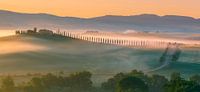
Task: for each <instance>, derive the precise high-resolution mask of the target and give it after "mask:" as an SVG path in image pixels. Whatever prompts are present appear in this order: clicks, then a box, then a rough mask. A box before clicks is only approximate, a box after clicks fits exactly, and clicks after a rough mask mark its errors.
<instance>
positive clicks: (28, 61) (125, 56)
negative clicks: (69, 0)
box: [0, 36, 200, 83]
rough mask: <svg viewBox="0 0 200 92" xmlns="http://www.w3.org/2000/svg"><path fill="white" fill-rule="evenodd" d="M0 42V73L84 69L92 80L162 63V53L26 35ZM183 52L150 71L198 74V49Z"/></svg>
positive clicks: (99, 79)
mask: <svg viewBox="0 0 200 92" xmlns="http://www.w3.org/2000/svg"><path fill="white" fill-rule="evenodd" d="M0 45H1V47H0V72H1V73H3V74H9V73H10V74H16V73H17V74H20V73H22V74H24V73H29V72H54V71H65V72H68V73H71V72H76V71H84V70H86V71H90V72H92V73H93V74H94V76H93V80H94V81H95V83H99V82H102V81H104V80H105V79H107V78H108V77H111V76H113V75H114V74H116V73H119V72H129V71H131V70H133V69H138V70H143V71H146V70H148V69H154V68H156V67H159V66H160V65H161V63H160V62H158V61H159V58H160V56H161V55H162V53H163V52H164V50H143V49H134V48H126V47H120V46H114V45H104V44H95V43H90V42H86V41H78V40H71V39H66V38H65V39H57V40H55V39H46V38H45V39H43V38H35V37H29V36H11V37H3V38H0ZM182 51H183V52H182V54H181V57H180V59H179V61H177V62H172V63H171V64H170V65H169V66H167V67H165V68H163V69H161V70H158V71H155V72H152V73H158V74H163V75H166V76H168V75H169V74H170V73H172V72H174V71H178V72H181V73H184V75H185V76H189V75H192V74H196V73H198V74H199V73H200V72H199V70H200V58H199V57H200V56H199V55H200V49H186V50H182ZM152 73H150V74H152Z"/></svg>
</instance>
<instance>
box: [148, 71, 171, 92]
mask: <svg viewBox="0 0 200 92" xmlns="http://www.w3.org/2000/svg"><path fill="white" fill-rule="evenodd" d="M166 83H168V79H166V78H165V77H164V76H160V75H153V76H152V77H150V82H148V84H149V91H150V92H164V86H165V84H166Z"/></svg>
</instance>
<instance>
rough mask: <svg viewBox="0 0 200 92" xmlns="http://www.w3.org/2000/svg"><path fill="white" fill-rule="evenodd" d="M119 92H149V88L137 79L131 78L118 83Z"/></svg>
mask: <svg viewBox="0 0 200 92" xmlns="http://www.w3.org/2000/svg"><path fill="white" fill-rule="evenodd" d="M117 89H118V90H117V92H148V86H147V85H146V84H145V83H144V82H143V81H142V80H141V79H140V78H137V77H133V76H129V77H126V78H124V79H122V80H121V81H120V82H119V83H118V87H117Z"/></svg>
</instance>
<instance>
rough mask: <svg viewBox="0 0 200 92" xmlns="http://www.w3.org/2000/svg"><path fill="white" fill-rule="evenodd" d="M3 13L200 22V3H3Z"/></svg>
mask: <svg viewBox="0 0 200 92" xmlns="http://www.w3.org/2000/svg"><path fill="white" fill-rule="evenodd" d="M0 9H2V10H11V11H16V12H26V13H50V14H55V15H59V16H74V17H95V16H103V15H136V14H144V13H148V14H158V15H183V16H192V17H196V18H200V0H0Z"/></svg>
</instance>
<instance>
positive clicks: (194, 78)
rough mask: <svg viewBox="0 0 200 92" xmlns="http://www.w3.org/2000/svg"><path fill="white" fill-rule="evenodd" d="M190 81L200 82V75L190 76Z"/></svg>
mask: <svg viewBox="0 0 200 92" xmlns="http://www.w3.org/2000/svg"><path fill="white" fill-rule="evenodd" d="M190 81H193V82H196V83H198V84H200V75H194V76H192V77H190Z"/></svg>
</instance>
